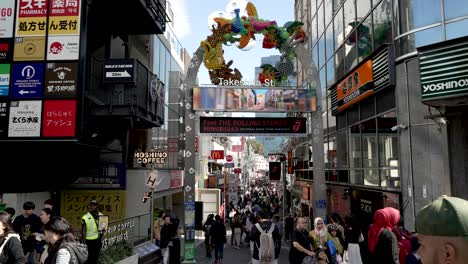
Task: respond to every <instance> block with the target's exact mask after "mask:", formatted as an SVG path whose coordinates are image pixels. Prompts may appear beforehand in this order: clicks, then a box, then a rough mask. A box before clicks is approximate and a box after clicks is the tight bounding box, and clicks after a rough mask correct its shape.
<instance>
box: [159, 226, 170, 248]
mask: <svg viewBox="0 0 468 264" xmlns="http://www.w3.org/2000/svg"><path fill="white" fill-rule="evenodd" d="M170 228H171V227H170V225H166V224H164V225H163V226H162V227H161V236H160V240H159V246H160V247H161V248H167V246H168V245H169V242H170V241H171V230H170Z"/></svg>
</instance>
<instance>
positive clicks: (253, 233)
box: [250, 221, 281, 260]
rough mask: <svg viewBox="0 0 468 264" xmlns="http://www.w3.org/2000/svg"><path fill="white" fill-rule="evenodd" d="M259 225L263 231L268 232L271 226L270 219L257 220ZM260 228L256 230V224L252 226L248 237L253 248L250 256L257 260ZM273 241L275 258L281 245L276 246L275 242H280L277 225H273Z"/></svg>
mask: <svg viewBox="0 0 468 264" xmlns="http://www.w3.org/2000/svg"><path fill="white" fill-rule="evenodd" d="M259 224H260V227H261V228H262V229H263V230H264V231H265V232H268V231H269V230H270V228H271V225H272V222H270V221H262V222H259ZM260 235H261V233H260V230H258V228H257V226H256V225H253V226H252V230H251V231H250V239H251V240H252V241H253V242H254V250H253V255H252V258H253V259H256V260H258V259H259V258H258V246H260ZM271 235H272V236H273V242H274V243H275V259H278V256H279V253H280V252H279V250H278V249H281V247H278V245H277V243H281V236H280V233H279V230H278V227H277V226H276V225H275V229H273V233H272V234H271Z"/></svg>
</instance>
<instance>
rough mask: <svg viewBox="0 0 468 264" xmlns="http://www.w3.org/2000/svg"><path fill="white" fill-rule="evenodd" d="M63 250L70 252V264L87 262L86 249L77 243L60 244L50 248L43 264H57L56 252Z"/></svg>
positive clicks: (83, 245)
mask: <svg viewBox="0 0 468 264" xmlns="http://www.w3.org/2000/svg"><path fill="white" fill-rule="evenodd" d="M62 248H65V249H67V250H68V252H70V255H71V259H70V264H83V263H85V261H86V260H88V247H87V246H86V245H85V244H81V243H78V242H62V243H61V244H60V246H59V247H56V248H52V249H51V250H50V251H49V255H48V256H47V258H46V260H45V262H44V264H55V263H56V262H57V254H58V251H59V250H60V249H62Z"/></svg>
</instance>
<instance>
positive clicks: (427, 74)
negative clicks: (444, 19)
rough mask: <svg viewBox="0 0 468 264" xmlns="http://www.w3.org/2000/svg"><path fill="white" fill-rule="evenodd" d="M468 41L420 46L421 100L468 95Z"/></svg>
mask: <svg viewBox="0 0 468 264" xmlns="http://www.w3.org/2000/svg"><path fill="white" fill-rule="evenodd" d="M467 60H468V43H467V42H463V43H459V42H458V43H451V44H447V43H445V45H444V46H442V47H433V46H431V47H428V48H427V49H426V48H423V49H422V50H420V53H419V67H420V70H421V89H422V100H423V101H433V100H440V99H446V98H451V97H459V96H465V95H468V63H467Z"/></svg>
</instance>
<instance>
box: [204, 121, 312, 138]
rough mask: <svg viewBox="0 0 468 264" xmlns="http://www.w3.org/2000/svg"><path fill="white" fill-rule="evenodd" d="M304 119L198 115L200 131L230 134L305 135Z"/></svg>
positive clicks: (212, 133) (213, 133) (223, 134)
mask: <svg viewBox="0 0 468 264" xmlns="http://www.w3.org/2000/svg"><path fill="white" fill-rule="evenodd" d="M306 132H307V129H306V119H305V118H301V117H288V118H260V117H259V118H243V117H203V116H201V117H200V133H202V134H211V135H222V136H230V135H236V136H238V135H239V134H242V135H263V136H268V135H282V136H300V137H302V136H305V135H306Z"/></svg>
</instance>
